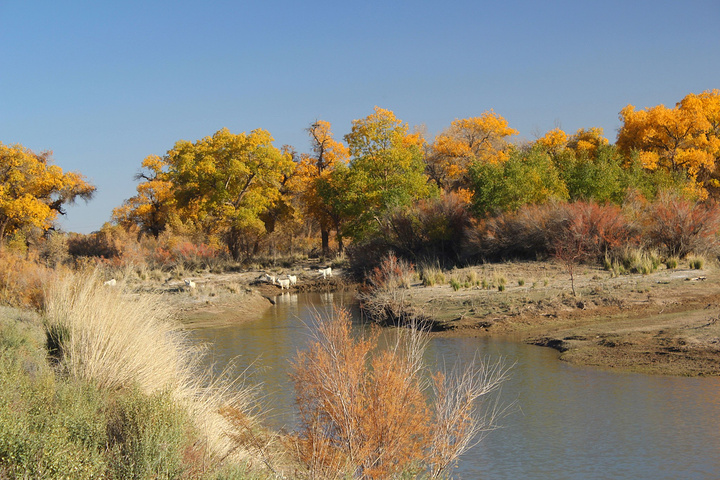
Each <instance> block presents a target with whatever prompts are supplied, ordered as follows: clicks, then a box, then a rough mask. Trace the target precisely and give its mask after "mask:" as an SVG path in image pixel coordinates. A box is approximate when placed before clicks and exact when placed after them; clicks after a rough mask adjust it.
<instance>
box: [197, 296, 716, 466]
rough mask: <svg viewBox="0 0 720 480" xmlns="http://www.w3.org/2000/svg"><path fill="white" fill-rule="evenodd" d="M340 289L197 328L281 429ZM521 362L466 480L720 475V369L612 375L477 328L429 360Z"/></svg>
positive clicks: (214, 356)
mask: <svg viewBox="0 0 720 480" xmlns="http://www.w3.org/2000/svg"><path fill="white" fill-rule="evenodd" d="M351 302H352V298H351V297H346V296H343V295H341V294H337V293H335V294H301V295H295V294H287V293H286V294H285V295H283V296H280V297H277V303H276V305H275V306H273V307H272V308H271V309H269V310H268V312H267V314H266V315H265V316H264V317H263V318H262V319H259V320H256V321H251V322H244V323H239V324H238V325H236V326H228V327H223V328H206V329H199V330H195V331H194V332H193V335H194V336H195V337H196V338H197V339H198V340H200V341H205V342H208V343H209V344H210V345H211V348H210V353H211V354H210V357H209V360H210V361H213V362H214V363H215V365H216V366H217V368H218V369H220V368H223V367H224V366H225V365H227V363H228V362H229V361H231V360H232V361H233V362H234V364H235V366H234V368H235V369H237V370H238V371H242V370H244V369H246V368H247V367H248V366H250V369H249V371H250V372H251V373H250V379H251V380H252V381H259V382H262V383H263V395H264V396H265V400H266V401H265V402H263V403H266V404H268V405H269V406H270V409H271V410H270V414H271V415H270V416H269V419H268V422H269V423H270V425H271V426H272V427H274V428H288V429H290V428H292V426H293V425H294V421H295V417H294V415H293V392H292V386H291V385H290V382H289V379H288V376H287V372H288V367H289V362H290V360H289V359H290V358H291V357H292V356H293V355H294V354H295V352H296V351H297V350H298V349H302V348H304V347H305V346H306V345H307V342H308V338H309V334H310V333H311V332H310V327H309V325H310V324H311V318H312V315H313V314H315V313H320V314H324V313H327V312H329V311H330V310H331V309H332V308H333V305H334V304H342V305H352V303H351ZM478 356H479V357H485V356H489V357H490V358H497V357H503V358H505V359H506V361H508V362H510V363H514V364H515V367H514V368H513V370H512V375H511V378H510V379H509V381H508V382H506V383H505V384H504V386H503V389H502V392H501V401H502V402H504V403H506V404H507V403H512V402H515V405H516V406H515V407H514V408H513V409H512V411H511V413H510V414H509V415H508V416H506V417H504V418H503V419H502V420H501V422H500V423H501V425H502V428H501V429H500V430H496V431H494V432H491V433H490V434H489V436H488V437H487V438H485V439H484V440H483V441H482V442H481V443H480V444H479V445H477V446H476V447H474V448H473V449H472V450H471V451H470V452H468V453H467V454H466V455H465V456H464V457H463V458H462V460H461V462H460V466H459V468H458V470H457V471H456V472H455V477H456V478H464V479H477V478H482V479H498V480H499V479H503V480H505V479H668V480H669V479H720V379H718V378H677V377H658V376H646V375H638V374H620V373H610V372H604V371H599V370H594V369H586V368H577V367H573V366H570V365H567V364H565V363H563V362H560V361H558V359H557V354H556V353H555V352H554V351H553V350H550V349H547V348H542V347H534V346H529V345H523V344H519V343H514V342H505V341H496V340H488V339H475V338H434V339H432V340H431V343H430V347H429V348H428V352H427V359H428V361H429V362H432V363H436V364H438V365H442V364H447V365H452V364H453V363H454V362H455V361H459V362H461V363H462V362H470V361H473V359H475V358H477V357H478Z"/></svg>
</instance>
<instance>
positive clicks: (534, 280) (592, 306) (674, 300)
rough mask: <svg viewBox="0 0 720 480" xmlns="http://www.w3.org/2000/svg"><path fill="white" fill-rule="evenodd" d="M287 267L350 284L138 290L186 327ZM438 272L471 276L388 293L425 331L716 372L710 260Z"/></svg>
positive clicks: (257, 279) (208, 281)
mask: <svg viewBox="0 0 720 480" xmlns="http://www.w3.org/2000/svg"><path fill="white" fill-rule="evenodd" d="M290 272H292V274H294V275H297V276H298V283H297V285H296V286H293V287H291V288H290V292H295V293H297V292H308V291H339V290H345V291H354V290H356V289H357V285H355V284H354V283H353V282H351V281H349V280H347V278H346V276H345V275H344V274H343V272H342V270H336V271H335V272H334V273H335V275H333V277H328V278H326V279H323V278H322V276H320V275H319V274H317V270H316V266H303V267H295V268H291V269H287V270H285V271H272V272H264V271H248V272H239V273H227V274H202V275H194V276H189V277H188V278H189V279H192V280H193V282H195V284H196V287H195V288H194V289H190V288H188V287H187V286H186V285H185V283H184V282H183V279H175V280H172V281H166V282H164V283H163V284H162V285H154V286H153V287H149V288H148V287H145V290H147V291H153V292H154V293H159V294H161V296H162V297H164V298H165V299H166V300H167V301H168V303H169V304H170V305H172V306H173V308H175V309H176V311H177V312H178V316H179V317H180V318H181V320H182V321H183V322H185V323H186V324H188V325H189V326H192V327H201V326H205V325H216V324H228V323H233V322H237V321H239V320H238V319H240V318H242V319H243V320H251V319H253V318H257V317H258V316H259V315H262V313H263V312H264V311H265V309H267V308H269V307H270V306H272V301H273V300H272V299H273V297H274V296H276V295H278V294H280V293H282V292H283V290H281V288H280V287H279V286H278V285H273V284H271V283H269V282H268V281H267V280H266V279H265V278H264V274H265V273H271V274H284V275H287V273H290ZM447 275H448V277H453V278H459V279H462V278H471V279H474V284H468V282H465V286H464V287H461V288H459V289H457V290H455V289H453V288H452V287H451V286H450V285H449V284H442V285H434V286H424V285H423V284H422V283H421V282H420V281H419V280H416V281H415V282H414V283H413V284H411V285H410V287H409V288H407V289H403V290H401V291H395V292H393V294H392V302H394V305H395V308H396V309H397V308H400V310H401V311H402V312H404V313H408V314H411V315H416V316H420V317H422V318H424V319H429V320H430V321H431V322H432V324H433V330H434V332H433V335H441V336H502V337H511V338H513V339H515V340H517V341H521V342H525V343H530V344H535V345H542V346H546V347H551V348H555V349H556V350H558V351H559V352H560V358H561V360H564V361H567V362H570V363H573V364H577V365H585V366H593V367H598V368H605V369H611V370H617V371H628V372H642V373H648V374H658V375H686V376H716V375H720V321H719V320H720V274H719V273H718V271H717V270H716V269H715V268H706V269H704V270H692V269H690V268H689V267H686V268H683V266H680V267H678V268H676V269H672V270H669V269H661V270H658V271H656V272H654V273H651V274H648V275H639V274H632V275H620V276H616V277H613V276H611V274H610V273H609V272H607V271H604V270H602V269H600V268H596V267H590V266H588V267H582V268H581V269H580V271H579V272H578V273H577V274H576V278H575V288H576V290H577V293H578V295H577V296H572V294H571V289H570V282H569V278H568V276H567V274H566V272H565V271H564V270H563V268H562V267H561V266H560V265H557V264H553V263H548V262H514V263H503V264H488V265H481V266H474V267H468V268H464V269H456V270H453V271H450V272H447ZM497 279H502V281H503V283H504V285H503V288H502V290H501V289H499V288H497V287H494V288H493V287H492V285H493V283H499V282H498V281H497ZM135 290H136V291H137V290H138V286H136V288H135ZM284 291H285V292H287V291H288V290H284ZM379 300H380V301H383V299H382V298H379ZM385 300H387V301H390V300H389V299H385ZM398 306H399V307H398Z"/></svg>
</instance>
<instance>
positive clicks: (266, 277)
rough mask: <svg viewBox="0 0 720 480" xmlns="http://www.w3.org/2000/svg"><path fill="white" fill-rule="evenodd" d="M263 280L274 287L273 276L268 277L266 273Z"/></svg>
mask: <svg viewBox="0 0 720 480" xmlns="http://www.w3.org/2000/svg"><path fill="white" fill-rule="evenodd" d="M265 280H267V281H268V282H270V283H272V284H273V285H275V275H268V274H267V273H266V274H265Z"/></svg>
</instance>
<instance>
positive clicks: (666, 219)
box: [643, 193, 720, 258]
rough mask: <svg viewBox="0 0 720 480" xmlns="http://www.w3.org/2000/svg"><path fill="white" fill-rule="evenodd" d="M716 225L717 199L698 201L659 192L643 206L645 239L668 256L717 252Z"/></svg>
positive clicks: (718, 224)
mask: <svg viewBox="0 0 720 480" xmlns="http://www.w3.org/2000/svg"><path fill="white" fill-rule="evenodd" d="M719 229H720V208H719V207H718V204H717V203H715V202H706V203H700V202H696V201H691V200H688V199H686V198H683V197H681V196H679V195H676V194H670V193H666V194H662V195H660V196H659V197H658V198H657V199H656V200H655V201H654V202H652V203H650V204H648V205H647V206H646V207H645V211H644V215H643V232H644V235H645V237H646V238H647V240H648V242H649V243H650V245H652V246H654V247H657V248H659V249H661V250H662V251H663V253H665V254H666V255H667V256H670V257H673V256H674V257H679V258H683V257H686V256H687V255H688V254H690V253H697V254H704V253H708V252H712V253H715V252H717V250H718V246H720V245H719V241H718V230H719Z"/></svg>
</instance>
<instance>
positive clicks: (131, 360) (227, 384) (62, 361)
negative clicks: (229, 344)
mask: <svg viewBox="0 0 720 480" xmlns="http://www.w3.org/2000/svg"><path fill="white" fill-rule="evenodd" d="M44 316H45V322H46V330H47V337H48V349H49V351H50V353H51V355H52V356H53V357H54V358H55V360H56V363H57V366H58V368H60V369H61V370H62V371H64V372H65V373H66V374H68V375H70V376H73V377H76V378H79V379H83V380H85V381H89V382H92V383H93V384H95V385H97V386H99V387H100V388H103V389H107V390H111V391H112V390H126V389H133V388H137V389H139V390H140V391H141V392H143V393H145V394H148V395H152V394H159V393H165V394H169V395H171V397H172V398H173V401H174V402H177V404H178V405H180V406H182V407H183V408H185V409H186V410H187V412H188V413H189V414H190V416H191V418H193V421H194V423H195V425H196V427H197V428H198V430H199V432H200V434H201V435H202V437H203V438H204V439H205V442H206V445H204V446H203V447H204V450H205V451H206V452H208V454H209V455H212V456H213V457H214V458H221V457H225V456H227V455H229V454H230V453H231V452H234V453H242V450H243V449H242V448H241V446H239V445H237V444H236V443H235V442H233V441H232V439H231V438H229V437H228V435H226V432H228V431H231V430H232V429H233V426H232V425H231V424H230V423H229V422H228V421H227V419H225V418H224V417H223V415H222V414H221V413H220V412H221V409H222V408H226V407H227V406H232V407H233V408H235V409H237V410H241V411H249V410H250V403H251V397H252V389H251V388H249V387H242V386H239V385H237V384H233V382H232V381H228V380H227V379H223V378H219V379H217V378H216V379H213V378H211V377H210V374H209V373H208V371H207V370H206V369H204V368H203V367H201V359H202V351H201V348H199V347H197V346H196V345H193V344H192V343H191V342H190V341H189V338H188V336H187V334H186V332H184V331H183V329H182V328H181V325H180V324H179V323H178V322H177V321H175V320H174V318H173V315H172V310H171V309H170V308H169V307H168V306H167V305H165V304H164V303H163V302H162V301H161V300H160V299H159V298H158V297H155V296H152V295H141V296H137V295H129V294H127V293H125V292H123V291H122V290H121V289H120V288H112V287H107V286H104V285H103V284H102V282H101V280H100V278H99V275H98V274H97V273H96V272H90V273H86V274H67V275H64V276H62V277H60V278H59V279H58V280H57V281H56V282H53V283H51V284H49V285H48V287H47V290H46V293H45V309H44ZM246 419H247V424H248V426H249V425H251V424H252V423H253V422H254V421H255V420H254V418H253V417H252V415H247V416H246Z"/></svg>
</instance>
